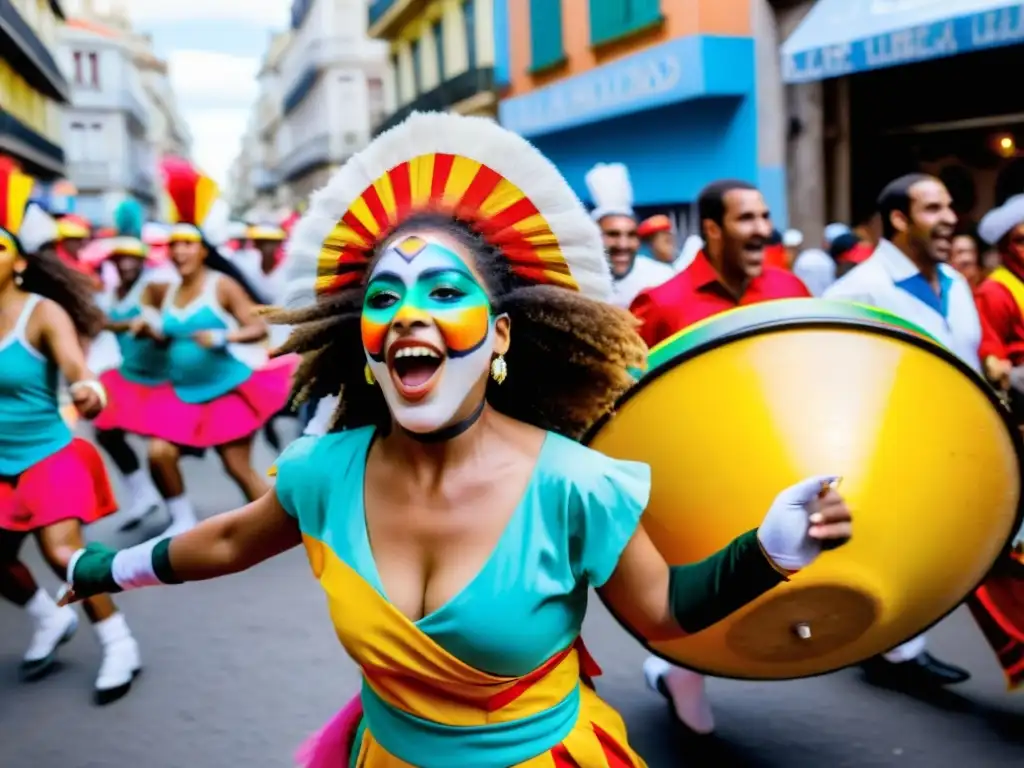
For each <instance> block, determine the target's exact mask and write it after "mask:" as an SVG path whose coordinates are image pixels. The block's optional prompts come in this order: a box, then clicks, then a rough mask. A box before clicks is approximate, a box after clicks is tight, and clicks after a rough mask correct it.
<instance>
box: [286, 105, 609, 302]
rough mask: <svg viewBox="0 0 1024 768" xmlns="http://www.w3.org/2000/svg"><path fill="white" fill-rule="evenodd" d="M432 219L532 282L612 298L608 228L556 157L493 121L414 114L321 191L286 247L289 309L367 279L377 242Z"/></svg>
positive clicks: (349, 165)
mask: <svg viewBox="0 0 1024 768" xmlns="http://www.w3.org/2000/svg"><path fill="white" fill-rule="evenodd" d="M425 212H437V213H442V214H450V215H451V216H452V217H453V218H455V219H457V220H459V221H461V222H463V223H465V224H466V225H468V226H469V227H471V228H472V229H473V230H474V231H476V232H477V233H478V234H480V235H481V236H483V238H484V239H485V240H486V241H487V242H488V243H489V244H491V245H492V246H494V247H496V248H497V249H499V250H500V252H501V254H502V255H503V256H504V258H505V259H507V260H508V263H509V265H510V267H511V270H512V272H513V273H514V274H515V275H516V276H517V277H518V278H519V279H520V280H521V281H523V282H524V283H526V284H533V285H551V286H557V287H559V288H565V289H567V290H571V291H580V292H582V293H583V294H584V295H586V296H588V297H590V298H593V299H598V300H605V299H607V298H608V296H609V295H610V291H611V276H610V273H609V269H608V264H607V261H606V259H605V257H604V250H603V247H602V244H601V237H600V232H599V230H598V229H597V227H596V226H595V225H594V223H593V222H592V221H591V220H590V217H589V216H588V215H587V212H586V209H585V208H584V207H583V205H582V203H580V201H579V199H578V198H577V197H576V195H575V193H574V192H573V191H572V189H571V188H570V187H569V185H568V184H567V183H566V181H565V179H564V178H562V175H561V174H560V173H559V172H558V169H557V168H555V166H554V165H553V164H552V163H551V162H550V161H549V160H548V159H547V158H546V157H544V156H543V155H542V154H541V153H540V152H538V151H537V150H536V149H535V148H534V147H533V146H532V145H531V144H529V142H527V141H526V140H525V139H523V138H521V137H519V136H517V135H516V134H513V133H511V132H510V131H507V130H505V129H504V128H502V127H501V126H499V125H498V124H497V123H495V122H493V121H492V120H489V119H487V118H480V117H465V116H460V115H452V114H446V113H414V114H413V115H411V116H410V117H409V118H408V119H406V120H405V121H404V122H403V123H401V124H400V125H398V126H396V127H394V128H392V129H391V130H389V131H387V132H385V133H383V134H382V135H380V136H379V137H377V139H376V140H374V142H373V143H372V144H370V146H369V147H367V148H366V149H365V150H364V151H363V152H361V153H360V154H358V155H356V156H355V157H353V158H352V159H351V160H349V161H348V162H347V163H346V164H345V165H344V166H342V168H341V169H340V170H338V172H337V173H336V174H335V176H334V178H332V179H331V181H330V182H329V183H328V185H327V187H326V188H324V189H322V190H320V191H319V192H317V193H316V194H315V195H313V197H312V199H311V200H310V205H309V210H308V211H307V212H306V213H305V214H304V215H303V217H302V219H301V220H300V221H299V223H298V224H297V225H296V227H295V230H294V232H293V233H292V239H291V244H290V247H289V249H288V251H289V257H290V258H289V270H290V276H291V280H290V281H289V283H290V286H291V287H292V289H293V290H292V292H291V294H290V301H289V304H290V305H291V306H296V305H303V304H306V303H308V301H310V300H312V299H313V298H314V297H320V296H324V295H326V294H330V293H332V292H334V291H338V290H341V289H343V288H346V287H350V286H352V285H354V284H358V283H359V282H360V281H361V280H362V279H363V277H364V274H365V272H366V269H367V267H368V266H369V264H370V259H371V257H372V255H373V252H374V249H375V247H376V246H377V244H378V243H379V242H380V241H381V240H383V239H384V238H385V237H387V235H388V234H389V233H390V232H392V231H393V230H394V229H395V228H396V227H397V226H399V225H400V224H401V223H402V222H403V221H405V220H406V219H408V218H409V217H411V216H414V215H416V214H421V213H425Z"/></svg>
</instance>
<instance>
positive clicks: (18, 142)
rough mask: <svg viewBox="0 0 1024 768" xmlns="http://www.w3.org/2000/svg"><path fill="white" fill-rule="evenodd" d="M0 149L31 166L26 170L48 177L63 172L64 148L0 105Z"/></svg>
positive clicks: (59, 174)
mask: <svg viewBox="0 0 1024 768" xmlns="http://www.w3.org/2000/svg"><path fill="white" fill-rule="evenodd" d="M0 150H2V151H4V152H6V153H8V154H12V155H15V156H17V157H18V158H19V159H21V160H24V161H25V162H26V163H27V164H28V165H30V166H31V168H29V169H28V170H29V171H30V172H34V173H36V174H37V175H39V176H43V177H46V178H50V177H52V176H61V175H63V174H64V150H63V149H61V148H60V147H59V146H57V145H56V144H54V143H53V142H52V141H50V140H49V139H47V138H46V137H45V136H42V135H40V134H39V133H36V132H35V131H33V130H32V129H31V128H29V127H28V126H27V125H25V124H24V123H23V122H21V121H20V120H19V119H18V118H16V117H15V116H14V115H12V114H10V113H9V112H7V111H6V110H4V109H3V107H2V106H0Z"/></svg>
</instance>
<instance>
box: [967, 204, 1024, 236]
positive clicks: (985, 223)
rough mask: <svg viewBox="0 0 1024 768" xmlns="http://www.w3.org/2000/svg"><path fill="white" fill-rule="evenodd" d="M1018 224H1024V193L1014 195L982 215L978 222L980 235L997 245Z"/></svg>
mask: <svg viewBox="0 0 1024 768" xmlns="http://www.w3.org/2000/svg"><path fill="white" fill-rule="evenodd" d="M1018 224H1024V195H1014V196H1013V197H1011V198H1010V199H1008V200H1007V201H1006V202H1005V203H1003V204H1002V205H1001V206H999V207H998V208H993V209H992V210H991V211H989V212H988V213H986V214H985V215H984V216H982V217H981V221H979V222H978V237H980V238H981V239H982V240H984V241H985V242H986V243H988V244H989V245H995V244H996V243H998V242H999V241H1000V240H1002V239H1003V238H1004V237H1005V236H1006V235H1007V234H1008V233H1009V232H1010V230H1012V229H1013V228H1014V227H1016V226H1017V225H1018Z"/></svg>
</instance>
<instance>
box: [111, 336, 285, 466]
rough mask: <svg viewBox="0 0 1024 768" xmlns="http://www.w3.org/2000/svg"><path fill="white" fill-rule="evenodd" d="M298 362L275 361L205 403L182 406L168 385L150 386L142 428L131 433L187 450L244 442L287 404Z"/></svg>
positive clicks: (182, 403)
mask: <svg viewBox="0 0 1024 768" xmlns="http://www.w3.org/2000/svg"><path fill="white" fill-rule="evenodd" d="M300 359H301V358H300V357H299V356H298V355H286V356H284V357H281V358H276V359H274V360H272V361H271V362H270V363H268V364H267V365H266V366H264V367H263V368H260V369H259V370H257V371H253V374H252V376H250V377H249V378H248V379H246V381H245V382H244V383H242V384H241V385H240V386H238V387H236V388H235V389H233V390H231V391H230V392H228V393H227V394H225V395H221V396H220V397H217V398H214V399H213V400H211V401H209V402H207V403H186V402H184V401H183V400H182V399H181V398H179V397H178V395H177V394H176V393H175V391H174V387H172V386H171V385H170V384H160V385H158V386H156V387H153V388H152V393H151V396H150V398H149V399H148V400H147V402H146V407H147V410H148V411H149V413H148V414H147V416H146V419H145V425H144V426H141V427H140V429H139V431H137V432H136V434H140V435H144V436H146V437H153V438H157V439H160V440H166V441H167V442H169V443H174V444H175V445H180V446H185V447H188V448H213V447H215V446H218V445H225V444H227V443H232V442H234V441H236V440H241V439H243V438H246V437H248V436H249V435H252V434H254V433H255V432H256V431H257V430H259V429H260V428H261V427H262V426H263V425H264V424H266V423H267V421H269V420H270V418H271V417H272V416H274V415H275V414H277V413H278V412H279V411H280V410H281V409H282V408H284V407H285V405H287V404H288V399H289V397H290V395H291V389H292V378H293V376H294V373H295V369H296V368H297V367H298V364H299V361H300ZM131 431H134V430H131Z"/></svg>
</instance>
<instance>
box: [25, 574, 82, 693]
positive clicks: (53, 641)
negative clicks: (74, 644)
mask: <svg viewBox="0 0 1024 768" xmlns="http://www.w3.org/2000/svg"><path fill="white" fill-rule="evenodd" d="M25 610H26V611H28V615H29V616H31V617H32V621H33V623H34V624H35V632H33V633H32V642H31V643H30V644H29V647H28V651H26V652H25V656H24V659H23V660H22V662H21V676H22V678H23V679H25V680H37V679H39V678H40V677H42V676H43V675H45V674H46V673H47V672H49V671H50V668H51V667H52V666H53V663H54V661H55V660H56V656H57V649H58V648H59V647H60V646H61V645H63V644H64V643H66V642H67V641H68V640H70V639H71V638H72V637H73V636H74V634H75V630H76V629H78V614H77V613H75V609H74V608H72V607H71V606H65V607H64V608H58V607H57V603H55V602H54V601H53V598H52V597H50V595H49V594H48V593H47V592H46V591H45V590H42V589H40V590H39V591H38V592H36V593H35V595H34V596H33V597H32V599H31V600H29V601H28V604H27V605H26V606H25Z"/></svg>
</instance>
